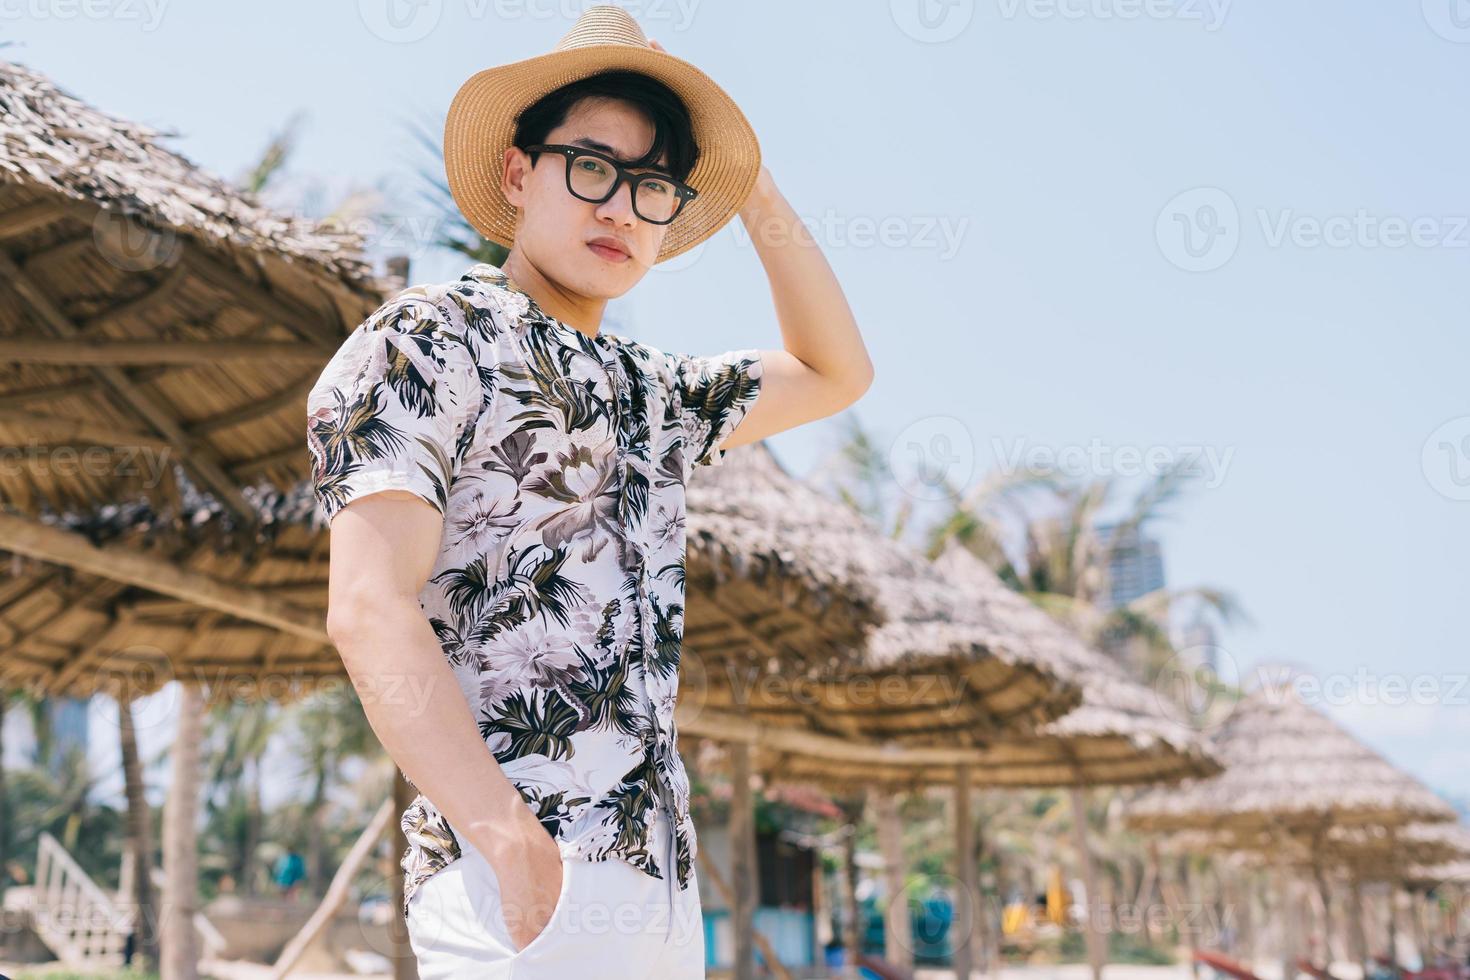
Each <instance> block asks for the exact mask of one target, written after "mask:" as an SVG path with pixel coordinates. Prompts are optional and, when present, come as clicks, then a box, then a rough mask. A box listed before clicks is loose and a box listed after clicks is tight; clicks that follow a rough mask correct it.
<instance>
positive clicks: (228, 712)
mask: <svg viewBox="0 0 1470 980" xmlns="http://www.w3.org/2000/svg"><path fill="white" fill-rule="evenodd" d="M284 714H285V713H284V712H283V711H282V710H281V709H280V708H279V707H277V706H276V705H274V704H272V703H270V702H269V701H266V700H263V699H259V700H252V701H235V702H226V703H223V704H220V705H218V706H216V707H215V709H214V710H213V711H212V712H211V714H210V719H209V725H208V733H209V734H208V736H207V738H206V742H207V744H208V745H209V746H210V750H209V755H208V757H207V759H206V762H205V771H206V773H208V775H207V776H206V779H205V785H206V786H207V787H209V790H208V792H207V794H206V800H207V803H206V806H207V807H208V813H209V823H210V824H211V825H221V824H223V825H225V828H226V829H225V831H224V833H225V834H226V835H227V836H228V837H229V839H228V840H227V841H225V842H224V846H223V847H222V848H221V850H222V851H223V852H224V853H226V854H227V855H229V857H228V858H227V860H228V861H229V864H230V870H231V871H232V873H233V874H234V877H235V880H236V881H238V882H240V885H241V889H242V891H243V892H244V894H246V895H253V894H255V890H256V887H255V886H256V883H257V875H256V873H255V861H256V858H257V854H256V852H257V850H258V849H259V846H260V841H261V827H262V822H263V819H264V815H263V812H262V806H261V798H260V796H261V782H262V779H263V760H264V757H265V753H266V750H267V749H268V748H269V746H270V741H271V739H272V737H273V736H274V735H275V734H276V733H277V732H278V731H280V729H281V725H282V719H283V717H284ZM236 818H238V819H236Z"/></svg>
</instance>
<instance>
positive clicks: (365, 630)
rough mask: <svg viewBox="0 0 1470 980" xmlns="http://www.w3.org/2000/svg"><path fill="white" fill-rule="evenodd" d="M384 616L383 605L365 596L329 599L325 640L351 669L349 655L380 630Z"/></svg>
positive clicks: (350, 594)
mask: <svg viewBox="0 0 1470 980" xmlns="http://www.w3.org/2000/svg"><path fill="white" fill-rule="evenodd" d="M387 614H388V610H387V609H386V608H384V604H383V602H382V601H381V598H380V599H379V600H376V601H375V600H373V599H371V598H370V597H368V596H360V595H356V594H353V593H346V594H339V595H333V596H331V597H329V599H328V601H327V638H328V639H329V640H331V641H332V645H333V646H335V647H336V648H337V652H338V653H339V654H341V655H342V659H343V661H344V663H346V664H347V666H349V667H350V666H351V664H350V659H351V657H352V655H353V654H354V653H355V652H356V651H357V650H359V649H360V648H361V646H362V641H363V638H364V637H366V636H368V635H370V634H371V633H372V632H374V630H375V628H377V629H381V626H382V623H383V617H384V616H385V615H387Z"/></svg>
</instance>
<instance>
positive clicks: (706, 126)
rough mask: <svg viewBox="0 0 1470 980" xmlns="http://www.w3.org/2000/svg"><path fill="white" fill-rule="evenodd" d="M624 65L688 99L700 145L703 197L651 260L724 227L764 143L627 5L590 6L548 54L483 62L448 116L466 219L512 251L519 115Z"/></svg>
mask: <svg viewBox="0 0 1470 980" xmlns="http://www.w3.org/2000/svg"><path fill="white" fill-rule="evenodd" d="M616 69H623V70H630V71H637V72H641V73H642V74H644V75H648V76H650V77H652V78H655V79H657V80H658V81H660V82H663V83H664V84H665V85H667V86H668V87H669V88H670V89H672V90H673V91H674V92H675V93H676V94H677V95H678V96H679V98H681V99H682V100H683V101H684V105H685V106H686V107H687V108H688V110H689V116H690V119H691V121H692V124H693V129H694V140H695V142H696V143H697V144H698V145H699V162H698V163H697V164H695V167H694V171H693V172H692V173H691V174H690V175H689V178H688V183H689V185H690V186H691V187H693V188H694V189H695V190H696V191H698V192H699V196H698V197H696V198H695V199H694V200H692V201H690V202H689V203H688V204H687V205H685V207H684V210H683V211H681V212H680V213H679V216H678V217H677V218H675V219H674V222H673V224H671V225H669V230H668V233H667V234H666V235H665V236H664V242H663V247H662V248H660V249H659V253H658V257H657V258H656V259H654V261H655V262H662V261H664V260H666V259H671V258H673V257H674V256H676V255H679V254H680V253H682V252H685V251H688V250H689V249H691V248H693V247H694V246H696V245H698V244H699V243H700V242H702V241H704V240H705V239H706V238H708V237H710V236H711V235H713V234H714V233H715V232H717V231H719V230H720V228H722V227H723V226H724V224H725V222H726V221H728V220H730V218H731V217H733V216H734V215H735V213H736V212H738V211H739V210H740V208H741V207H742V206H743V205H744V204H745V201H746V199H747V198H748V197H749V196H750V192H751V189H752V188H754V187H755V181H756V178H757V177H758V176H759V175H760V168H761V153H760V144H759V143H758V142H757V141H756V138H755V131H754V130H753V129H751V126H750V123H749V122H748V121H747V120H746V118H745V116H744V114H743V113H741V111H740V108H739V107H738V106H737V105H736V104H735V101H734V100H733V99H731V98H730V96H729V95H727V94H726V93H725V91H724V90H723V89H721V88H720V87H719V86H718V85H716V84H715V83H714V82H713V81H712V80H711V79H710V77H709V76H708V75H706V74H705V73H704V72H702V71H700V70H699V69H698V68H695V67H694V66H693V65H691V64H690V63H689V62H687V61H683V60H681V59H679V58H676V57H674V56H673V55H671V54H668V53H667V52H663V51H659V50H656V49H655V48H653V47H650V46H649V43H648V38H647V37H645V36H644V34H643V30H642V28H640V27H639V26H638V22H637V21H635V20H634V19H633V18H632V16H631V15H630V14H628V12H627V11H625V10H623V9H621V8H619V7H614V6H611V5H607V4H604V5H600V6H594V7H588V8H587V9H586V10H585V11H584V12H583V13H582V15H581V16H580V17H578V18H577V23H576V24H575V25H574V26H573V27H572V29H571V30H570V31H568V32H567V34H566V36H565V37H563V38H562V39H561V41H559V42H558V43H557V45H556V47H555V48H554V49H552V51H551V52H550V53H549V54H543V55H538V56H536V57H534V58H527V59H525V60H524V61H516V62H512V63H511V64H508V65H499V66H497V67H494V68H486V69H485V70H484V71H481V72H477V73H476V74H474V75H472V76H470V78H469V80H468V81H466V82H465V83H464V85H462V86H460V89H459V92H458V93H457V94H456V95H455V96H454V101H453V102H452V103H450V106H449V114H448V118H447V119H446V120H445V122H444V169H445V172H446V174H447V175H448V177H449V190H450V193H452V194H453V195H454V200H455V203H456V204H458V205H459V209H460V211H461V212H463V214H464V216H465V218H466V220H468V221H469V223H470V224H471V225H472V226H473V227H474V228H475V230H476V231H478V232H479V233H480V234H481V235H483V236H484V237H485V238H487V239H489V240H490V241H493V242H498V243H500V244H501V245H504V246H506V247H509V246H510V244H511V241H512V239H513V238H514V236H515V219H516V209H515V207H514V206H513V205H512V204H510V202H508V201H507V200H506V199H505V195H503V194H502V193H501V192H500V174H501V158H502V156H503V155H504V153H505V150H506V148H507V147H509V146H510V145H511V144H512V142H513V141H514V138H515V129H516V119H517V117H518V116H520V114H521V113H522V112H524V111H525V110H526V109H528V108H529V107H530V106H532V105H533V104H535V103H536V101H537V100H539V99H540V98H541V97H542V96H544V95H546V94H547V93H549V92H552V91H554V90H556V89H558V88H561V87H562V86H563V85H566V84H568V83H570V82H574V81H577V80H579V79H582V78H586V77H587V76H589V75H595V74H598V73H599V72H604V71H610V70H616Z"/></svg>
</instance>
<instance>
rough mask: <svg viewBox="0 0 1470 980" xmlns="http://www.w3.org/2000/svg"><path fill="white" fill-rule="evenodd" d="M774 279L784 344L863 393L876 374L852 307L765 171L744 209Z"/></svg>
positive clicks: (834, 381)
mask: <svg viewBox="0 0 1470 980" xmlns="http://www.w3.org/2000/svg"><path fill="white" fill-rule="evenodd" d="M740 219H741V221H742V222H743V223H744V225H745V227H746V229H747V230H748V231H749V233H750V236H751V240H752V241H753V242H754V244H755V250H756V254H757V255H759V256H760V260H761V265H762V266H763V267H764V268H765V270H766V277H767V278H768V279H769V280H770V283H771V297H772V299H773V301H774V303H775V307H776V318H777V320H778V321H779V323H780V326H781V339H782V345H783V346H784V347H785V348H786V350H787V352H789V353H790V354H792V355H793V356H794V357H797V358H799V359H800V360H801V361H802V362H803V363H804V364H806V365H807V366H808V367H810V368H811V369H812V370H813V371H815V372H817V373H818V374H820V375H821V376H822V377H823V378H824V379H826V380H827V381H828V382H830V383H831V384H832V385H833V386H834V387H836V388H838V389H842V390H855V391H862V390H863V389H865V388H866V387H867V385H868V384H869V383H870V381H871V380H872V377H873V363H872V361H871V360H870V359H869V357H868V351H867V348H866V347H865V346H864V345H863V341H862V336H861V334H860V332H859V330H858V325H857V321H856V319H855V318H854V317H853V314H852V308H851V307H850V306H849V305H848V302H847V297H846V296H845V295H844V294H843V291H842V286H841V284H840V283H839V282H838V281H837V275H836V274H835V273H834V272H833V271H832V266H831V265H830V264H828V262H827V257H826V256H825V255H823V254H822V250H821V248H820V247H819V245H818V243H817V242H816V241H815V240H814V239H813V238H812V235H811V232H810V231H809V230H808V229H807V228H806V226H805V225H803V224H802V222H801V217H800V216H799V215H798V214H797V213H796V211H795V210H793V208H792V207H791V204H790V203H789V202H788V201H787V200H786V198H785V196H783V195H782V194H781V192H780V191H779V190H778V189H777V188H776V185H775V183H774V181H773V180H772V179H771V178H770V174H769V173H768V172H766V171H764V170H763V171H762V173H761V179H760V180H759V182H757V184H756V187H755V190H754V191H753V192H752V193H751V195H750V197H749V198H748V199H747V201H746V203H745V206H744V207H743V208H742V209H741V210H740Z"/></svg>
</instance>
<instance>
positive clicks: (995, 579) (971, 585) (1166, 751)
mask: <svg viewBox="0 0 1470 980" xmlns="http://www.w3.org/2000/svg"><path fill="white" fill-rule="evenodd" d="M935 564H936V565H937V566H938V567H939V569H940V571H942V572H943V573H944V574H946V575H948V576H949V577H950V581H951V582H952V583H953V584H955V585H957V586H959V587H960V588H961V589H963V590H964V592H965V595H966V598H967V599H968V600H969V602H970V607H969V614H970V616H972V617H973V618H974V619H975V621H976V622H978V623H979V624H981V626H982V627H983V628H985V629H987V630H989V631H990V632H991V633H992V634H993V635H994V636H995V637H996V638H997V640H996V641H995V642H1000V638H1006V639H1007V640H1008V642H1010V643H1012V644H1024V645H1025V646H1026V647H1027V648H1029V649H1030V651H1031V655H1032V656H1033V657H1035V658H1037V659H1040V660H1042V661H1043V662H1046V663H1051V664H1057V665H1060V666H1061V668H1062V670H1063V671H1064V673H1063V677H1064V678H1065V679H1068V680H1072V681H1075V682H1076V683H1077V684H1078V685H1079V686H1080V687H1081V688H1082V703H1081V704H1080V705H1079V706H1078V707H1077V708H1076V709H1075V710H1073V711H1071V712H1069V713H1068V714H1067V715H1065V716H1064V717H1062V718H1061V719H1059V720H1057V721H1055V722H1052V723H1051V724H1049V725H1047V726H1045V727H1044V728H1042V729H1040V730H1039V731H1038V732H1037V733H1036V734H1035V735H1034V736H1029V737H1028V736H1018V737H1014V738H1005V739H1002V740H1001V741H998V742H997V743H996V744H994V745H991V746H989V747H988V748H987V749H986V750H985V752H984V753H983V755H984V757H985V759H984V762H982V764H981V769H980V772H979V775H978V777H977V778H978V779H979V780H980V781H982V782H983V783H984V784H986V785H1008V786H1067V785H1081V786H1105V785H1106V786H1121V785H1127V784H1134V783H1154V782H1169V781H1173V780H1177V779H1182V778H1185V777H1190V776H1192V777H1206V776H1212V775H1215V774H1216V773H1218V772H1220V769H1221V766H1220V763H1219V762H1218V761H1217V760H1216V759H1215V757H1214V755H1213V754H1212V753H1211V751H1210V747H1209V745H1208V743H1207V741H1206V739H1205V738H1203V737H1202V736H1201V734H1200V732H1199V731H1198V730H1197V729H1196V728H1195V726H1193V725H1192V724H1191V723H1190V722H1189V721H1188V720H1187V719H1186V718H1185V717H1184V716H1183V714H1182V713H1181V712H1180V711H1179V710H1178V709H1177V708H1176V707H1175V705H1174V704H1173V703H1172V702H1170V701H1169V700H1168V699H1167V698H1165V697H1164V696H1162V695H1161V694H1160V692H1158V691H1156V690H1151V689H1149V688H1146V687H1144V686H1143V685H1142V684H1139V683H1138V682H1136V681H1134V680H1133V679H1132V678H1130V677H1129V676H1128V674H1127V673H1126V672H1125V671H1124V670H1123V668H1122V667H1121V666H1119V665H1118V664H1117V662H1116V661H1114V660H1113V659H1112V658H1110V657H1107V656H1105V655H1103V654H1101V653H1099V652H1097V651H1095V650H1093V649H1091V648H1090V647H1088V646H1087V645H1086V644H1085V643H1083V642H1082V640H1081V639H1080V638H1079V637H1078V636H1077V635H1076V634H1075V633H1073V632H1072V631H1071V630H1070V629H1068V628H1067V627H1065V626H1063V625H1062V624H1061V623H1059V622H1057V621H1056V620H1055V619H1053V618H1052V617H1051V616H1048V615H1047V614H1046V613H1045V612H1043V611H1042V610H1041V609H1039V608H1037V606H1036V605H1035V604H1034V603H1032V602H1030V601H1029V600H1027V599H1026V598H1025V597H1024V596H1022V595H1020V594H1018V593H1017V592H1015V591H1014V590H1012V589H1010V588H1008V587H1007V586H1006V584H1005V583H1004V582H1002V581H1001V580H1000V576H998V575H996V574H995V572H994V571H992V570H991V569H990V567H989V566H988V565H986V564H985V563H984V562H983V561H981V560H980V559H979V558H978V557H976V556H975V555H974V554H972V553H971V552H969V551H967V550H966V549H964V548H963V547H962V546H960V545H959V544H958V543H956V542H950V544H949V546H948V547H947V548H946V549H945V551H944V553H943V554H941V555H940V557H939V558H938V559H937V560H936V561H935Z"/></svg>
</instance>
